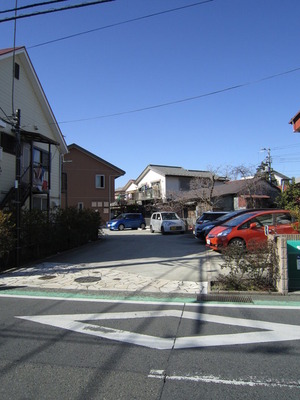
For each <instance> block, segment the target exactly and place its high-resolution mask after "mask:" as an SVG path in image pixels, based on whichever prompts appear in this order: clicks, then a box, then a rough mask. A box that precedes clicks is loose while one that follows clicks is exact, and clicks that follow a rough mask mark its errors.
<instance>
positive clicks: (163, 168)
mask: <svg viewBox="0 0 300 400" xmlns="http://www.w3.org/2000/svg"><path fill="white" fill-rule="evenodd" d="M213 177H214V174H213V172H210V171H199V170H189V169H185V168H182V167H176V166H168V165H154V164H149V165H148V166H147V167H146V168H145V169H144V170H143V172H142V173H141V174H140V175H139V176H138V178H137V179H136V180H135V184H136V185H137V198H136V200H138V201H141V202H142V203H145V202H149V201H150V202H151V201H153V200H162V201H163V202H164V201H166V200H167V198H168V197H169V195H170V194H171V193H178V192H188V191H190V187H191V181H192V180H194V179H199V180H200V179H201V180H203V181H205V180H207V181H208V180H212V178H213ZM225 180H226V179H225V178H223V177H217V179H216V184H217V185H218V184H220V183H222V182H224V181H225Z"/></svg>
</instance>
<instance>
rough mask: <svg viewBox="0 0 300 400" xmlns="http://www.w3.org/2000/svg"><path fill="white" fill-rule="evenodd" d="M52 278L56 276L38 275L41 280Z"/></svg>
mask: <svg viewBox="0 0 300 400" xmlns="http://www.w3.org/2000/svg"><path fill="white" fill-rule="evenodd" d="M54 278H56V275H44V276H40V277H39V279H42V280H47V279H54Z"/></svg>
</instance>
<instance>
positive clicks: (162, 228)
mask: <svg viewBox="0 0 300 400" xmlns="http://www.w3.org/2000/svg"><path fill="white" fill-rule="evenodd" d="M161 233H162V235H164V234H165V233H166V232H165V230H164V227H163V226H162V227H161Z"/></svg>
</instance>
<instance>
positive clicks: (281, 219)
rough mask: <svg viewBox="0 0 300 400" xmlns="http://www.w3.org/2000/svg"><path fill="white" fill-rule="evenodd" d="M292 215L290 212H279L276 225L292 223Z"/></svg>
mask: <svg viewBox="0 0 300 400" xmlns="http://www.w3.org/2000/svg"><path fill="white" fill-rule="evenodd" d="M292 222H293V221H292V216H291V214H289V213H278V214H276V225H286V224H291V223H292Z"/></svg>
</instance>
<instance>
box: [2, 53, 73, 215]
mask: <svg viewBox="0 0 300 400" xmlns="http://www.w3.org/2000/svg"><path fill="white" fill-rule="evenodd" d="M0 87H1V91H0V208H2V209H4V208H6V207H10V206H11V205H12V204H19V205H20V207H22V206H24V207H26V208H28V209H33V208H38V209H42V210H49V209H50V208H53V207H56V206H60V203H61V160H62V156H63V155H64V154H66V153H67V146H66V143H65V140H64V138H63V135H62V133H61V131H60V128H59V126H58V124H57V121H56V119H55V116H54V114H53V112H52V109H51V107H50V105H49V103H48V100H47V98H46V95H45V93H44V91H43V88H42V86H41V83H40V81H39V79H38V77H37V74H36V72H35V70H34V67H33V65H32V63H31V61H30V58H29V56H28V53H27V51H26V49H25V47H19V48H16V49H5V50H0ZM16 199H18V201H16Z"/></svg>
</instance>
